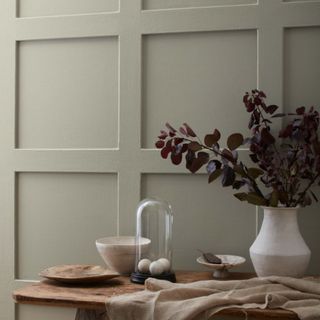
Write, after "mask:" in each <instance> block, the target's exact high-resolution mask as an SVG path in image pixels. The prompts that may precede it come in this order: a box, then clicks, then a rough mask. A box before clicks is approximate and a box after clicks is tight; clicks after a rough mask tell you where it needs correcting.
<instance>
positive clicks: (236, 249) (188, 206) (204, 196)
mask: <svg viewBox="0 0 320 320" xmlns="http://www.w3.org/2000/svg"><path fill="white" fill-rule="evenodd" d="M177 191H178V192H177ZM152 196H158V197H161V198H163V199H167V201H169V203H170V204H171V205H172V207H173V211H174V228H173V250H174V251H173V252H174V253H173V256H174V258H173V259H174V267H175V268H176V269H178V270H181V269H182V270H183V269H184V270H194V269H198V270H201V269H202V270H204V269H203V267H201V266H199V265H198V264H197V262H196V258H197V257H198V256H200V253H199V251H198V250H199V249H200V250H202V251H209V252H215V253H220V254H235V255H242V256H244V257H246V258H247V260H248V261H247V263H246V264H245V265H244V266H242V268H240V269H239V270H246V271H252V266H251V263H250V259H249V257H248V250H247V248H248V247H249V246H250V245H251V243H252V242H253V241H254V238H255V219H254V216H255V208H254V207H253V206H249V205H246V204H243V205H242V204H241V205H239V202H238V200H237V199H236V198H234V197H233V196H232V192H230V190H228V189H222V188H221V185H220V181H217V182H215V183H212V184H210V185H208V184H207V177H206V176H205V175H196V176H190V175H172V174H164V175H161V174H145V175H143V177H142V197H152Z"/></svg>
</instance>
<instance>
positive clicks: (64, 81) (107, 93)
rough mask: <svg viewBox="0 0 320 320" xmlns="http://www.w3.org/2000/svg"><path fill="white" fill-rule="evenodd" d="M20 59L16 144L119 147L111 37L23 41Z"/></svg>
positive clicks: (115, 58)
mask: <svg viewBox="0 0 320 320" xmlns="http://www.w3.org/2000/svg"><path fill="white" fill-rule="evenodd" d="M18 62H19V69H18V89H17V90H18V92H17V96H18V97H17V98H18V100H17V104H18V113H17V124H18V128H17V131H18V138H17V143H18V147H20V148H88V147H90V148H103V147H117V144H118V126H117V125H118V45H117V39H116V38H115V37H101V38H83V39H64V40H43V41H22V42H20V43H19V46H18Z"/></svg>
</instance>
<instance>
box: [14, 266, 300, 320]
mask: <svg viewBox="0 0 320 320" xmlns="http://www.w3.org/2000/svg"><path fill="white" fill-rule="evenodd" d="M230 275H231V276H230V278H228V279H248V278H252V277H254V275H253V274H248V273H235V272H234V273H230ZM176 276H177V282H180V283H187V282H193V281H199V280H210V279H212V273H211V272H192V271H180V272H177V273H176ZM143 289H144V286H143V285H139V284H133V283H131V282H130V279H129V277H124V276H121V277H118V278H115V279H111V280H109V281H107V282H104V283H101V284H98V285H86V286H84V285H81V286H80V285H66V284H60V283H58V282H53V281H49V280H45V281H41V282H39V283H35V284H32V285H27V286H26V287H23V288H20V289H17V290H15V291H14V292H13V298H14V300H15V301H16V302H17V303H23V304H32V305H47V306H52V307H72V308H77V309H96V310H98V309H105V300H106V299H107V298H108V297H112V296H116V295H121V294H125V293H133V292H138V291H141V290H143ZM246 313H247V314H248V316H252V317H254V318H256V319H288V320H289V319H295V320H298V317H297V316H296V315H295V314H294V313H293V312H290V311H285V310H281V309H275V310H268V309H267V310H260V309H249V310H248V309H247V310H246ZM243 314H244V313H243V310H242V309H237V308H229V309H226V310H223V311H221V312H219V315H229V316H243Z"/></svg>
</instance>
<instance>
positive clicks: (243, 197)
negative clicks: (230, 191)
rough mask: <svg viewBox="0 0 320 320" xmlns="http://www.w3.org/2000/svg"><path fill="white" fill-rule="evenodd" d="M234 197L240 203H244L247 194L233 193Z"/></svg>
mask: <svg viewBox="0 0 320 320" xmlns="http://www.w3.org/2000/svg"><path fill="white" fill-rule="evenodd" d="M234 196H235V197H236V198H237V199H239V200H240V201H246V200H247V196H248V194H246V193H245V192H239V193H235V194H234Z"/></svg>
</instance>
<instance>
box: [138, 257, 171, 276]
mask: <svg viewBox="0 0 320 320" xmlns="http://www.w3.org/2000/svg"><path fill="white" fill-rule="evenodd" d="M138 270H139V272H141V273H151V275H153V276H157V275H160V274H162V273H164V272H168V271H169V270H170V261H169V260H168V259H166V258H160V259H158V260H156V261H152V262H151V260H149V259H142V260H140V261H139V263H138Z"/></svg>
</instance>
